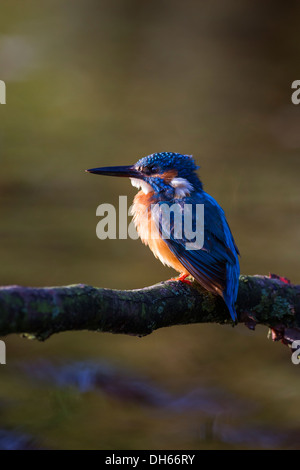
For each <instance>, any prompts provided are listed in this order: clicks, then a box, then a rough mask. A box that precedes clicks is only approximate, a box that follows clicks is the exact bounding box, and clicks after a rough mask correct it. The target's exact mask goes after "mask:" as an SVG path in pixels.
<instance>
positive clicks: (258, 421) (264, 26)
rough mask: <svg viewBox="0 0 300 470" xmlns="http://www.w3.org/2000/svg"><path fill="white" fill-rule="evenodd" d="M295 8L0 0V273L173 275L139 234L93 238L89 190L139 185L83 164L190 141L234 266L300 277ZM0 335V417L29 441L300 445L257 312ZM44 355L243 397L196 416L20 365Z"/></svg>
mask: <svg viewBox="0 0 300 470" xmlns="http://www.w3.org/2000/svg"><path fill="white" fill-rule="evenodd" d="M299 15H300V4H299V2H296V1H295V0H294V1H290V2H279V1H272V2H271V1H266V0H263V1H260V2H253V1H251V0H243V1H240V2H236V1H233V0H227V1H226V2H220V1H214V0H213V1H210V2H207V1H203V0H201V1H198V2H196V1H191V2H182V1H179V0H172V1H171V0H160V1H157V0H152V1H151V2H141V1H138V0H114V1H109V0H100V1H99V0H72V1H66V0H45V1H43V2H39V1H38V0H27V1H26V2H24V1H21V0H18V1H17V0H10V1H6V2H3V3H2V5H1V16H0V28H1V29H0V31H1V34H0V79H1V80H4V81H5V82H6V86H7V104H6V105H5V106H0V119H1V129H0V159H1V160H0V161H1V171H0V213H1V230H0V237H1V245H0V259H1V263H0V284H1V285H6V284H21V285H26V286H46V285H47V286H48V285H64V284H73V283H79V282H80V283H86V284H91V285H94V286H103V287H109V288H118V289H131V288H139V287H144V286H147V285H151V284H154V283H156V282H158V281H160V280H164V279H167V278H169V277H172V276H173V275H174V272H173V271H172V270H170V269H167V268H165V267H163V266H162V265H161V264H160V263H159V261H157V260H155V259H154V257H153V255H152V254H151V252H150V251H149V250H148V249H147V248H146V247H144V246H143V245H142V243H141V242H140V241H139V240H138V241H133V240H130V239H128V240H120V241H118V240H105V241H100V240H98V239H97V237H96V231H95V230H96V224H97V218H96V208H97V206H98V205H99V204H101V203H103V202H107V203H112V204H117V203H118V197H119V195H126V194H127V195H128V196H129V197H130V199H132V198H133V196H134V194H135V190H134V188H132V187H131V185H130V184H129V182H128V181H123V180H122V181H121V180H116V179H109V178H103V179H102V178H98V177H95V176H93V175H89V174H87V173H85V172H84V169H85V168H92V167H95V166H106V165H113V164H115V165H119V164H120V165H122V164H131V163H133V162H135V161H136V160H137V159H138V158H140V157H141V156H144V155H148V154H150V153H153V152H160V151H173V152H181V153H186V154H193V155H194V157H195V158H196V160H197V163H198V164H199V165H200V166H201V169H200V171H199V174H200V177H201V179H202V181H203V182H204V186H205V189H206V190H207V192H209V193H210V194H211V195H212V196H214V197H215V198H216V199H217V201H218V202H219V203H220V204H221V205H222V207H223V208H224V210H225V212H226V215H227V218H228V221H229V224H230V226H231V229H232V231H233V233H234V236H235V239H236V242H237V244H238V247H239V249H240V252H241V255H242V257H241V272H242V273H245V274H268V273H269V272H272V273H276V274H279V275H282V276H285V277H287V278H289V279H291V280H292V282H294V283H299V281H300V277H299V254H300V252H299V235H300V219H299V210H300V194H299V170H300V164H299V162H300V132H299V124H300V106H298V107H297V106H295V105H293V104H292V103H291V94H292V90H291V83H292V82H293V81H294V80H296V79H299V78H300V63H299V57H300V40H299ZM4 339H5V341H6V345H7V365H6V366H1V367H0V377H1V385H0V428H1V429H3V430H8V431H12V432H17V433H21V434H23V433H25V434H27V435H30V436H33V439H34V440H35V442H36V444H35V445H36V446H37V447H44V448H52V449H56V448H59V449H78V448H83V449H141V448H143V449H155V448H156V449H166V448H169V449H189V448H190V449H191V448H194V449H211V448H245V447H269V446H270V447H272V446H273V447H276V448H278V447H299V445H298V439H297V438H296V437H295V436H299V432H300V406H299V405H300V396H299V390H300V388H299V385H300V377H299V373H300V366H299V368H298V367H296V366H295V365H293V364H292V362H291V360H290V353H289V351H288V348H286V347H285V346H283V345H281V344H280V343H272V342H271V341H268V340H267V329H266V328H257V330H256V331H255V332H250V331H248V330H247V329H246V328H245V327H244V326H239V327H237V328H234V329H232V328H231V327H224V326H222V327H221V326H218V325H188V326H178V327H173V328H167V329H164V330H160V331H157V332H155V333H154V334H152V335H150V336H149V337H146V338H143V339H138V338H134V337H122V336H117V335H110V334H97V333H89V332H78V333H65V334H59V335H57V336H54V337H52V338H50V339H49V340H48V341H46V342H45V343H38V342H35V341H27V340H24V339H22V338H20V337H19V336H10V337H6V338H4ZM39 359H44V360H45V359H46V360H48V361H50V363H55V364H59V365H60V366H61V365H63V364H67V363H73V362H74V361H86V360H89V361H94V362H96V363H97V362H98V361H100V362H101V363H102V362H103V361H104V362H105V363H106V364H109V365H110V367H112V368H113V370H115V371H116V372H115V374H117V375H118V374H119V373H120V371H122V373H123V374H125V376H126V374H127V372H126V371H128V380H129V382H130V381H131V378H130V377H131V376H132V374H133V375H134V376H135V377H140V378H141V377H142V378H143V379H146V381H147V383H150V384H152V386H155V387H157V388H158V389H161V390H164V391H165V392H166V393H168V394H170V395H171V396H174V397H175V396H176V397H180V396H189V394H190V393H192V392H193V391H195V390H196V391H197V390H199V389H202V388H203V389H205V390H206V389H207V390H209V389H210V388H211V387H213V388H214V389H215V390H218V391H219V392H220V393H219V395H218V396H219V399H218V400H219V403H220V404H221V405H222V400H223V398H222V397H224V400H225V396H227V395H228V394H229V396H231V397H232V410H233V409H234V408H235V406H234V403H236V400H241V401H242V403H244V404H245V405H244V406H243V407H242V408H244V411H245V409H246V408H247V405H249V406H250V408H251V410H252V411H251V412H249V413H246V414H243V413H239V412H237V413H236V414H235V416H233V413H231V411H232V410H231V406H229V408H230V409H229V412H228V413H227V414H226V415H224V416H223V414H222V413H221V415H222V416H220V413H217V412H215V411H212V413H211V414H210V415H209V416H207V415H206V414H205V413H203V410H198V409H196V408H195V409H194V410H193V409H192V408H191V409H189V410H185V411H180V410H177V411H176V410H174V409H168V407H162V408H157V407H156V406H155V405H153V404H152V405H151V404H149V403H148V404H147V403H141V402H139V401H137V400H135V399H134V398H132V399H130V400H128V399H127V400H125V399H124V396H123V395H122V393H120V394H119V396H116V395H114V394H111V393H110V391H109V387H106V388H105V387H104V388H105V390H104V389H103V388H102V389H101V390H100V391H99V390H97V391H95V390H92V391H89V392H86V393H81V392H80V391H79V390H78V389H76V387H75V388H74V387H66V388H58V387H57V386H56V385H55V384H54V383H48V384H44V383H43V384H41V383H40V382H39V383H37V382H36V381H35V380H33V379H32V377H30V374H27V373H25V372H24V370H23V369H22V367H20V365H22V364H24V363H25V364H30V363H32V362H34V361H36V360H39ZM87 367H88V366H87ZM118 371H119V372H118ZM129 371H130V372H129ZM130 374H131V375H130ZM108 381H109V380H108ZM252 407H254V408H253V409H252ZM253 410H254V411H253ZM220 420H221V424H220V425H221V426H223V428H222V429H223V432H217V431H216V429H217V428H216V423H220ZM218 425H219V424H218ZM226 426H229V428H230V429H231V431H230V432H229V431H228V429H229V428H228V429H227V427H226ZM248 428H249V429H254V431H253V432H252V434H251V436H252V437H250V438H249V436H248V435H247V436H248V437H247V436H246V437H243V436H244V434H243V432H244V431H243V430H245V429H248ZM224 429H225V430H224ZM226 429H227V431H226ZM257 429H260V430H261V432H262V434H264V433H265V435H266V436H268V434H267V433H268V432H270V433H271V437H270V439H269V440H268V439H267V438H266V439H265V440H264V439H263V438H262V439H261V438H260V437H259V432H258V431H257ZM275 430H276V432H277V431H278V430H279V431H280V433H282V437H281V438H280V439H279V440H276V439H275V440H272V433H273V432H275Z"/></svg>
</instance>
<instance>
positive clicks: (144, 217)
mask: <svg viewBox="0 0 300 470" xmlns="http://www.w3.org/2000/svg"><path fill="white" fill-rule="evenodd" d="M152 196H153V192H152V193H148V194H144V193H143V191H139V192H138V193H137V195H136V196H135V198H134V201H133V208H132V213H133V221H134V224H135V227H136V230H137V232H138V234H139V236H140V239H141V240H142V242H143V243H144V244H145V245H148V246H149V248H150V250H151V251H152V252H153V254H154V256H155V257H156V258H158V259H159V260H160V261H161V262H162V263H163V264H165V265H167V266H171V267H172V268H174V269H175V270H176V271H178V272H180V273H185V274H188V271H187V270H186V269H185V267H184V266H182V264H181V263H180V262H179V261H178V259H177V258H176V256H175V255H174V254H173V253H172V251H171V250H170V249H169V248H168V245H167V244H166V243H165V241H164V240H163V239H162V238H161V237H160V235H159V232H158V229H157V228H156V225H155V222H154V221H153V219H152V217H151V210H150V206H151V204H152V203H153V201H152Z"/></svg>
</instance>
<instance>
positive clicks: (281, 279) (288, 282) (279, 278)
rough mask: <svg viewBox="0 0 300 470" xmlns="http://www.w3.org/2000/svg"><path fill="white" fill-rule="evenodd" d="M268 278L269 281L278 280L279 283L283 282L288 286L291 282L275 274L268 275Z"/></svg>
mask: <svg viewBox="0 0 300 470" xmlns="http://www.w3.org/2000/svg"><path fill="white" fill-rule="evenodd" d="M269 278H270V279H278V280H279V281H281V282H283V283H284V284H290V283H291V281H290V280H289V279H287V278H286V277H282V276H278V275H277V274H272V273H269Z"/></svg>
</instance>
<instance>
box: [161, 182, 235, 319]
mask: <svg viewBox="0 0 300 470" xmlns="http://www.w3.org/2000/svg"><path fill="white" fill-rule="evenodd" d="M174 203H175V204H176V205H177V208H178V207H179V208H180V211H181V214H183V211H184V206H185V204H190V205H191V207H192V209H193V212H194V213H195V215H196V210H194V209H195V208H196V204H203V205H204V227H202V228H204V243H203V246H202V248H201V249H193V250H188V249H187V248H186V244H187V242H190V241H191V240H188V239H187V238H186V237H185V231H184V224H183V227H182V233H183V236H182V238H181V239H178V238H177V237H176V236H175V235H176V233H175V226H174V217H173V218H172V217H171V219H170V226H168V227H166V226H165V225H166V223H165V220H164V218H162V217H159V216H158V213H156V215H154V220H155V222H156V225H157V227H158V229H159V233H160V235H161V236H163V238H164V241H165V243H166V244H167V246H168V247H169V249H170V250H171V251H172V253H174V255H175V256H176V257H177V258H178V260H179V261H180V262H181V264H182V265H183V266H184V267H185V268H186V270H187V271H188V272H189V273H190V274H191V275H192V276H193V277H194V278H195V279H196V280H197V281H198V282H199V283H200V284H201V285H202V286H203V287H204V288H205V289H207V290H208V291H210V292H213V293H215V294H219V295H221V296H222V297H223V298H224V301H225V303H226V305H227V307H228V309H229V311H230V314H231V317H232V319H233V320H236V311H235V306H234V303H235V301H236V298H237V293H238V281H239V274H240V267H239V260H238V254H239V251H238V248H237V246H236V244H235V242H234V239H233V236H232V233H231V231H230V228H229V226H228V223H227V221H226V217H225V214H224V211H223V209H222V208H221V207H220V206H219V204H218V203H217V202H216V201H215V200H214V199H213V198H212V197H211V196H209V195H208V194H207V193H205V192H204V191H202V192H201V193H197V194H196V195H193V198H190V197H185V198H183V199H173V200H172V201H168V202H165V201H162V202H160V203H159V205H160V206H161V204H168V205H169V206H171V205H172V204H174ZM181 220H182V223H183V215H182V219H181ZM193 222H194V227H193V229H195V227H197V222H198V221H197V219H196V217H194V219H193ZM201 226H203V224H201ZM166 237H169V238H166Z"/></svg>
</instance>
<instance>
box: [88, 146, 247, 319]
mask: <svg viewBox="0 0 300 470" xmlns="http://www.w3.org/2000/svg"><path fill="white" fill-rule="evenodd" d="M198 168H199V167H198V166H197V165H196V163H195V161H194V159H193V157H192V155H182V154H180V153H174V152H160V153H153V154H151V155H148V156H146V157H143V158H141V159H139V160H138V161H137V162H136V163H135V164H133V165H128V166H113V167H101V168H92V169H90V170H86V171H87V172H89V173H95V174H97V175H108V176H119V177H128V178H130V180H131V184H132V185H133V186H134V187H136V188H138V189H139V190H140V191H139V192H138V193H137V194H136V196H135V198H134V201H133V206H132V214H133V221H134V224H135V227H136V230H137V232H138V234H139V237H140V238H141V240H142V242H143V243H144V244H145V245H148V246H149V248H150V249H151V251H152V252H153V254H154V255H155V257H156V258H158V259H159V260H160V261H161V262H162V263H163V264H164V265H166V266H169V267H172V268H174V269H175V270H176V271H178V272H179V273H180V276H179V277H178V278H176V279H177V280H178V281H181V282H189V281H188V280H186V278H187V277H188V276H192V277H193V278H194V279H195V281H196V282H198V283H199V284H200V285H201V286H202V287H203V288H204V289H206V290H207V291H209V292H212V293H213V294H215V295H218V296H221V297H222V298H223V300H224V302H225V304H226V306H227V308H228V310H229V313H230V315H231V318H232V320H233V322H234V323H235V322H236V321H237V314H236V309H235V301H236V298H237V294H238V285H239V274H240V266H239V259H238V256H239V254H240V253H239V250H238V248H237V246H236V244H235V241H234V238H233V236H232V233H231V230H230V228H229V225H228V223H227V220H226V217H225V214H224V211H223V209H222V208H221V206H220V205H219V204H218V203H217V201H216V200H215V199H214V198H213V197H212V196H210V195H209V194H208V193H206V192H205V191H204V190H203V185H202V182H201V181H200V179H199V177H198V175H197V173H196V171H197V169H198ZM162 204H167V205H168V206H169V207H172V208H174V207H175V208H176V209H178V211H179V213H181V215H182V218H181V222H180V223H182V224H183V225H184V217H185V214H186V212H185V207H187V206H188V207H191V208H192V223H193V227H195V226H196V228H197V217H199V215H197V214H198V213H197V211H196V210H194V209H196V207H197V205H202V207H204V217H203V219H204V224H202V227H201V229H202V233H203V235H204V236H203V243H201V246H200V245H199V246H198V247H197V246H196V248H195V247H193V249H188V248H187V238H186V236H185V235H182V236H181V237H180V236H178V234H177V236H176V227H175V222H176V220H175V216H173V217H170V219H169V221H168V223H167V222H166V218H164V217H161V216H160V215H158V214H159V212H158V211H157V210H151V209H152V208H153V207H155V208H157V207H160V206H161V205H162ZM177 220H178V219H177ZM166 225H168V227H166ZM167 229H168V230H167ZM177 229H178V227H177ZM166 233H167V236H165V235H166ZM181 233H182V232H181Z"/></svg>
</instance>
